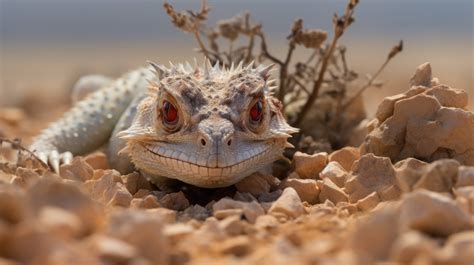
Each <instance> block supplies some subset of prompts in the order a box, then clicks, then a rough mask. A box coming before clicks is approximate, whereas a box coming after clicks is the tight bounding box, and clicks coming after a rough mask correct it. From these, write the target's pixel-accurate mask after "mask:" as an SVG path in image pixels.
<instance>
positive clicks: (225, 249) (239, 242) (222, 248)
mask: <svg viewBox="0 0 474 265" xmlns="http://www.w3.org/2000/svg"><path fill="white" fill-rule="evenodd" d="M250 245H251V244H250V239H249V238H248V237H247V236H236V237H231V238H228V239H226V240H224V241H223V242H221V243H220V244H218V245H217V252H220V253H223V254H227V255H229V254H231V255H234V256H238V257H241V256H245V255H246V254H248V253H249V252H250V251H251V247H250Z"/></svg>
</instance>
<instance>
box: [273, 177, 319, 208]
mask: <svg viewBox="0 0 474 265" xmlns="http://www.w3.org/2000/svg"><path fill="white" fill-rule="evenodd" d="M287 187H291V188H293V189H294V190H295V191H296V193H298V196H299V197H300V199H301V200H302V201H306V202H308V203H310V204H315V203H317V202H318V196H319V192H320V190H319V188H318V185H317V183H316V180H314V179H286V180H284V181H282V182H281V184H280V188H281V189H283V190H284V189H285V188H287Z"/></svg>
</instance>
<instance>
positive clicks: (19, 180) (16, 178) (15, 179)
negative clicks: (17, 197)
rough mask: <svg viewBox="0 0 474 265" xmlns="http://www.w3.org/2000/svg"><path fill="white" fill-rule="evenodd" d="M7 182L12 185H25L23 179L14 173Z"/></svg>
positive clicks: (21, 186) (23, 186)
mask: <svg viewBox="0 0 474 265" xmlns="http://www.w3.org/2000/svg"><path fill="white" fill-rule="evenodd" d="M9 183H10V184H12V185H13V186H16V187H20V188H24V189H25V188H26V187H27V184H26V181H25V179H23V178H22V177H19V176H15V175H12V178H11V179H10V181H9Z"/></svg>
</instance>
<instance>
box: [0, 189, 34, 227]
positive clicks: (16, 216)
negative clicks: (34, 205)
mask: <svg viewBox="0 0 474 265" xmlns="http://www.w3.org/2000/svg"><path fill="white" fill-rule="evenodd" d="M31 210H32V209H31V208H30V207H29V205H28V198H27V196H26V194H25V193H24V191H22V190H20V189H19V188H17V187H14V186H8V185H1V186H0V219H1V220H4V221H7V222H9V223H18V222H20V221H22V220H23V219H25V218H27V217H29V216H30V215H32V214H33V213H32V212H31Z"/></svg>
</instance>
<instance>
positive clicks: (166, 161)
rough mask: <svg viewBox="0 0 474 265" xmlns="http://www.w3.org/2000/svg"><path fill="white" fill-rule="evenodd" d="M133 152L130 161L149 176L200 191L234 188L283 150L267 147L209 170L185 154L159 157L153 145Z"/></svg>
mask: <svg viewBox="0 0 474 265" xmlns="http://www.w3.org/2000/svg"><path fill="white" fill-rule="evenodd" d="M136 148H139V150H137V149H136ZM133 149H135V150H134V152H132V153H134V154H135V155H132V162H133V163H134V164H135V166H137V168H139V169H140V170H142V171H143V172H145V173H148V175H152V176H153V175H154V176H164V177H168V178H173V179H178V180H181V181H183V182H185V183H188V184H191V185H195V186H198V187H203V188H218V187H227V186H230V185H233V184H235V183H237V182H239V181H240V180H242V179H243V178H245V177H247V176H249V175H250V174H252V173H254V172H256V171H259V170H261V169H263V168H264V167H265V166H267V165H268V164H270V163H272V162H273V161H274V160H275V159H277V158H278V157H279V156H280V155H281V153H282V151H283V147H282V146H281V145H279V144H269V145H267V146H266V148H264V149H262V150H260V152H253V153H251V154H250V153H249V154H248V156H247V157H245V156H243V159H240V160H239V161H235V163H233V164H231V165H226V166H215V167H210V166H207V165H204V164H199V163H197V162H196V158H194V159H193V158H191V157H185V154H184V153H179V154H176V153H173V154H172V155H171V156H169V155H168V156H166V155H164V154H160V153H159V151H158V150H159V149H158V148H157V147H156V146H153V145H148V146H147V145H144V144H137V145H135V147H134V148H133ZM138 154H141V155H139V156H137V155H138ZM165 154H166V153H165ZM241 158H242V157H241ZM151 180H152V181H153V177H151Z"/></svg>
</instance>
